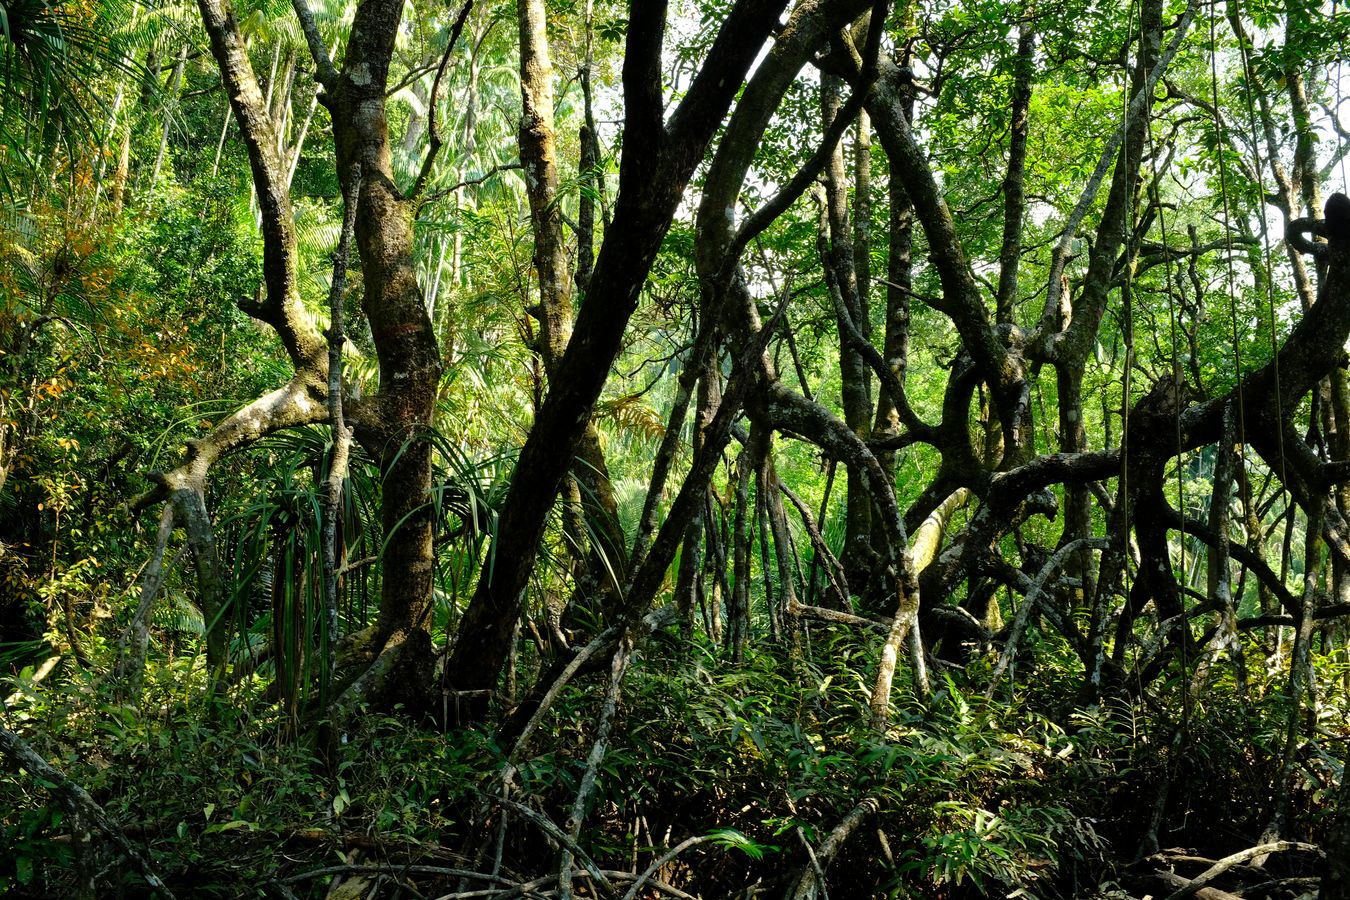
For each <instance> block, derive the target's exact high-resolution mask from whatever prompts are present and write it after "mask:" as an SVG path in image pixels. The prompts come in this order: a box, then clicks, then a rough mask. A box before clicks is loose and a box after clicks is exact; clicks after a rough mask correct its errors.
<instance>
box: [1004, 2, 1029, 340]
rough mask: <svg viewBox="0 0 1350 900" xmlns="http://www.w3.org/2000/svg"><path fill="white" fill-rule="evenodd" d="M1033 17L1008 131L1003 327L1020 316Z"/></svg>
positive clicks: (1022, 39)
mask: <svg viewBox="0 0 1350 900" xmlns="http://www.w3.org/2000/svg"><path fill="white" fill-rule="evenodd" d="M1030 14H1031V10H1030V9H1027V10H1026V12H1025V13H1024V16H1025V17H1024V18H1023V19H1022V23H1021V25H1020V26H1018V32H1017V60H1016V63H1015V74H1014V76H1013V86H1012V98H1011V102H1012V111H1011V120H1010V124H1009V127H1008V131H1009V134H1008V172H1007V175H1005V176H1004V178H1003V243H1002V245H1001V249H1000V250H999V256H998V262H999V268H998V296H997V300H996V312H995V314H994V318H995V319H996V320H997V321H998V322H1000V323H1011V322H1014V321H1016V312H1017V267H1018V264H1019V262H1020V260H1021V257H1022V220H1023V217H1024V215H1025V214H1026V200H1025V188H1024V183H1025V176H1026V165H1027V119H1028V114H1029V112H1030V110H1031V76H1032V61H1033V60H1032V56H1033V52H1034V50H1035V46H1036V33H1035V31H1033V30H1032V20H1031V15H1030Z"/></svg>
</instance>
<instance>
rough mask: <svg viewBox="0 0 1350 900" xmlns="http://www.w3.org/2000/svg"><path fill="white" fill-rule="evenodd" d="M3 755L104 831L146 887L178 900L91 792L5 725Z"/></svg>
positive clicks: (0, 731)
mask: <svg viewBox="0 0 1350 900" xmlns="http://www.w3.org/2000/svg"><path fill="white" fill-rule="evenodd" d="M0 753H3V754H4V755H5V756H8V757H9V758H11V759H13V760H14V761H16V762H17V763H18V764H19V765H20V766H22V767H23V768H25V769H27V770H28V773H29V774H30V775H33V776H35V777H36V778H37V779H38V780H39V781H40V782H45V784H44V787H46V788H47V789H48V790H50V791H51V792H52V793H54V794H55V795H56V796H57V798H58V799H60V801H61V805H63V806H65V807H66V809H67V810H69V811H70V813H71V816H72V818H80V819H84V820H87V821H89V822H92V823H94V825H96V826H97V827H98V830H99V831H102V832H103V833H104V834H105V835H107V836H108V838H109V839H110V840H111V841H112V842H113V843H114V844H116V845H117V848H118V849H119V850H121V851H122V854H123V855H124V856H126V857H127V858H128V859H130V860H131V861H132V862H134V863H135V864H136V868H137V869H139V870H140V872H141V877H142V878H144V879H145V883H146V884H148V885H149V886H150V887H151V888H152V889H153V890H155V891H156V892H158V893H159V895H160V896H161V897H165V898H167V900H175V898H174V895H173V892H172V891H170V890H169V889H168V887H167V886H165V884H164V881H163V879H161V878H160V877H159V875H158V874H156V873H155V870H154V869H153V868H152V867H151V865H150V863H149V861H148V860H146V858H145V857H144V856H142V855H141V854H140V851H138V850H137V849H136V848H135V847H133V846H132V844H131V841H129V840H127V836H126V835H125V834H123V833H122V830H121V829H120V828H118V827H117V825H116V824H115V823H114V822H113V821H112V819H110V818H108V814H107V813H106V812H104V811H103V807H101V806H99V805H98V804H97V803H95V802H94V798H93V797H90V796H89V792H88V791H86V790H85V789H84V788H82V787H80V786H79V785H78V784H76V783H75V782H74V781H71V780H70V778H68V777H67V776H66V775H65V773H63V772H61V771H60V770H59V769H57V768H56V767H55V766H53V765H51V764H50V763H48V762H47V761H46V760H45V759H43V758H42V757H41V755H39V754H38V752H37V751H36V750H34V749H33V748H32V746H30V745H29V744H28V742H27V741H25V740H24V739H23V738H21V737H19V736H18V735H17V734H15V733H14V732H12V731H10V730H9V729H8V728H6V727H5V726H4V725H3V724H0ZM81 837H83V836H81Z"/></svg>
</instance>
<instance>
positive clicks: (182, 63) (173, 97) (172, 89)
mask: <svg viewBox="0 0 1350 900" xmlns="http://www.w3.org/2000/svg"><path fill="white" fill-rule="evenodd" d="M187 55H188V45H187V44H183V46H182V47H181V48H179V50H178V61H177V62H176V63H174V66H173V75H172V76H171V77H170V78H169V91H168V97H167V98H166V99H165V101H164V125H163V128H162V129H161V130H160V138H159V153H158V154H157V155H156V156H155V167H154V169H152V170H151V172H150V190H152V191H153V190H154V189H155V185H157V184H159V172H160V169H161V168H162V167H163V165H164V155H165V153H167V152H168V149H169V129H170V128H171V127H172V126H173V117H174V115H175V114H176V113H177V112H178V91H179V89H180V88H181V87H182V84H183V69H184V68H185V67H186V66H187Z"/></svg>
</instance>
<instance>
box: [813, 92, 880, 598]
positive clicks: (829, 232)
mask: <svg viewBox="0 0 1350 900" xmlns="http://www.w3.org/2000/svg"><path fill="white" fill-rule="evenodd" d="M840 88H841V82H840V80H839V79H838V78H836V77H834V76H831V75H822V76H821V101H820V102H821V121H822V126H823V128H825V129H829V128H830V126H831V125H833V124H834V121H835V118H836V117H837V116H838V114H839V107H840V103H841V99H840ZM824 174H825V202H824V204H823V205H822V209H821V216H820V221H819V225H818V230H817V238H816V240H817V245H818V247H819V252H820V255H821V261H822V263H823V264H824V267H825V280H826V284H827V285H828V286H829V290H830V293H831V295H832V297H833V298H834V303H835V307H836V316H837V317H839V318H840V320H841V322H843V321H851V323H852V325H853V327H852V328H850V327H847V326H846V325H844V324H841V325H840V327H839V334H840V345H839V370H840V375H841V378H842V400H843V409H844V422H845V423H846V424H847V425H848V427H849V428H850V429H852V431H853V433H854V434H857V435H858V436H859V437H866V436H867V435H868V433H869V431H870V428H871V424H872V416H873V407H872V397H871V393H872V390H871V371H870V369H869V368H868V366H867V363H866V362H864V360H863V358H862V355H861V353H860V352H859V350H858V348H857V347H856V346H855V345H854V344H853V341H852V340H851V339H850V338H849V337H847V335H848V334H849V333H850V332H852V331H853V330H854V329H855V328H856V330H857V331H858V332H860V333H861V334H862V336H863V338H864V339H866V337H867V335H868V332H869V331H870V322H871V317H870V316H869V315H868V312H867V307H866V302H865V298H864V297H863V295H862V293H861V290H860V287H861V284H860V280H859V278H858V271H857V265H856V255H855V253H854V250H855V248H854V244H853V238H852V234H851V229H850V225H849V221H848V181H847V178H846V175H845V170H844V150H843V144H842V142H840V143H837V144H835V146H834V147H833V148H832V152H831V154H830V157H829V160H828V161H827V163H826V165H825V172H824ZM845 509H846V512H845V517H846V521H845V529H844V551H843V556H842V558H843V563H844V570H845V571H846V572H847V573H848V583H849V585H851V586H852V588H853V589H854V590H855V591H858V592H859V593H860V594H861V595H863V596H867V595H868V591H869V582H870V579H871V577H872V573H873V569H874V568H875V566H876V560H877V554H876V552H875V550H873V548H872V497H871V493H870V492H869V491H868V489H867V487H866V485H865V483H864V479H863V478H862V477H861V473H860V472H858V471H856V470H855V469H853V468H850V469H849V470H848V490H847V494H846V495H845Z"/></svg>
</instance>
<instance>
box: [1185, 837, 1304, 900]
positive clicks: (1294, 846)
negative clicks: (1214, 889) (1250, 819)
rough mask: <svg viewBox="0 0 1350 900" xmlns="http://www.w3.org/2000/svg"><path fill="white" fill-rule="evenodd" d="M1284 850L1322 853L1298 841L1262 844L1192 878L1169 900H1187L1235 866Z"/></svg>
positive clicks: (1222, 860) (1225, 858)
mask: <svg viewBox="0 0 1350 900" xmlns="http://www.w3.org/2000/svg"><path fill="white" fill-rule="evenodd" d="M1284 850H1309V851H1312V852H1313V853H1321V852H1322V851H1321V850H1320V849H1319V848H1318V847H1317V846H1316V845H1314V844H1303V843H1300V842H1298V841H1271V842H1270V843H1268V844H1261V845H1260V846H1259V847H1251V848H1249V849H1247V850H1243V851H1241V852H1238V853H1234V854H1233V855H1231V856H1225V857H1224V858H1223V859H1221V860H1219V861H1218V862H1216V863H1214V865H1212V866H1210V867H1209V868H1208V869H1206V870H1205V871H1204V872H1201V873H1200V874H1199V875H1197V876H1196V877H1195V878H1192V879H1191V880H1190V882H1189V883H1188V884H1186V885H1183V886H1182V887H1180V888H1178V889H1177V890H1176V891H1173V892H1172V893H1171V894H1169V895H1168V896H1167V900H1185V898H1187V897H1189V896H1191V895H1192V894H1194V893H1196V892H1197V891H1199V890H1201V889H1202V888H1204V887H1205V885H1207V884H1209V883H1210V882H1211V881H1213V880H1214V879H1215V878H1218V877H1219V876H1220V875H1222V874H1223V873H1224V872H1227V871H1228V870H1229V869H1231V868H1233V866H1236V865H1238V864H1239V863H1244V862H1246V861H1247V860H1249V859H1253V858H1255V857H1258V856H1267V855H1269V854H1271V853H1279V852H1281V851H1284Z"/></svg>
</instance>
